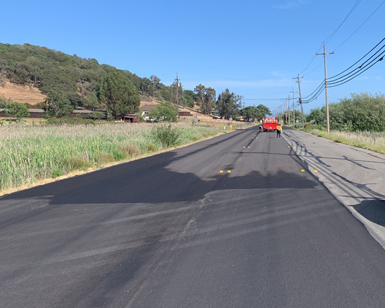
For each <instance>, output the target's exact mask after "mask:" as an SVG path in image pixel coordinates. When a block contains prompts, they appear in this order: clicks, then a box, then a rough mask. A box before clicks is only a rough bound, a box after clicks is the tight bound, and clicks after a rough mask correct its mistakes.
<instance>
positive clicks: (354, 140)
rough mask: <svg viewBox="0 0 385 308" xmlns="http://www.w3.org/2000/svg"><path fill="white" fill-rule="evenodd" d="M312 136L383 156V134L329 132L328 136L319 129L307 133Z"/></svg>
mask: <svg viewBox="0 0 385 308" xmlns="http://www.w3.org/2000/svg"><path fill="white" fill-rule="evenodd" d="M306 132H309V133H311V134H313V135H316V136H319V137H323V138H327V139H329V140H333V141H334V142H339V143H343V144H348V145H352V146H355V147H359V148H363V149H368V150H371V151H374V152H378V153H381V154H385V132H381V133H378V132H355V133H353V132H343V131H331V132H330V133H329V134H328V133H327V132H325V131H322V130H319V129H312V130H310V131H307V130H306Z"/></svg>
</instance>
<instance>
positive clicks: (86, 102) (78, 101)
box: [0, 44, 270, 120]
mask: <svg viewBox="0 0 385 308" xmlns="http://www.w3.org/2000/svg"><path fill="white" fill-rule="evenodd" d="M9 82H11V83H12V84H15V85H20V86H23V87H24V88H25V87H28V88H29V89H30V90H31V91H33V90H36V89H38V90H39V92H41V93H43V94H44V95H46V99H45V101H44V103H43V104H40V105H39V106H38V107H41V108H44V109H45V110H46V112H47V114H48V115H50V116H53V117H62V116H65V115H67V114H69V113H71V112H72V111H73V110H74V109H77V108H79V107H81V108H85V109H89V110H107V111H108V112H109V114H110V118H118V117H119V116H121V115H123V114H125V113H135V112H137V111H138V107H139V102H140V98H139V96H144V97H147V98H148V99H149V100H151V98H149V97H153V98H156V99H157V100H159V101H161V102H170V103H174V104H175V103H176V102H177V101H178V104H179V105H180V106H187V107H190V108H193V107H194V106H195V105H197V106H199V111H200V112H201V113H203V114H207V115H209V114H211V113H212V110H213V109H216V110H218V114H219V115H220V116H221V117H223V118H226V119H229V118H237V117H240V116H244V115H245V118H246V119H247V120H250V119H260V118H261V117H263V115H264V114H263V115H262V113H263V112H262V113H258V112H251V113H250V110H249V109H250V108H249V109H248V111H247V112H246V111H243V112H242V102H241V100H242V97H241V96H239V95H236V94H235V93H233V92H230V91H229V90H228V89H226V91H223V92H222V93H220V94H219V95H218V98H217V93H216V91H215V89H213V88H211V87H206V86H204V85H202V84H199V85H197V86H196V87H195V88H194V90H187V89H186V90H185V89H183V86H182V84H181V83H180V82H179V83H178V91H177V88H176V87H177V83H176V82H174V83H173V84H171V85H170V86H167V85H164V84H163V83H162V82H161V80H160V78H159V77H157V76H156V75H152V76H150V77H149V78H147V77H144V78H141V77H139V76H137V75H136V74H134V73H132V72H130V71H128V70H120V69H117V68H116V67H113V66H110V65H107V64H99V62H98V61H97V60H96V59H85V58H81V57H78V56H77V55H76V54H74V55H72V56H71V55H67V54H65V53H63V52H60V51H56V50H53V49H49V48H46V47H40V46H34V45H30V44H24V45H10V44H0V87H4V85H5V84H7V83H8V84H9ZM177 93H178V99H177V97H176V95H177ZM7 102H8V100H6V99H4V98H1V97H0V108H3V107H4V106H5V104H6V103H7ZM267 109H268V108H267ZM254 111H255V110H254ZM269 112H270V111H269ZM268 114H269V113H268Z"/></svg>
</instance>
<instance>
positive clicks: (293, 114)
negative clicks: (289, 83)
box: [293, 88, 295, 127]
mask: <svg viewBox="0 0 385 308" xmlns="http://www.w3.org/2000/svg"><path fill="white" fill-rule="evenodd" d="M294 93H295V92H294V88H293V124H294V127H295V106H294Z"/></svg>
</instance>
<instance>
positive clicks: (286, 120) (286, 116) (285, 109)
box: [285, 99, 287, 124]
mask: <svg viewBox="0 0 385 308" xmlns="http://www.w3.org/2000/svg"><path fill="white" fill-rule="evenodd" d="M285 115H286V121H285V123H286V124H287V99H286V103H285Z"/></svg>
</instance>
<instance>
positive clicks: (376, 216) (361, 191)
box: [283, 130, 385, 249]
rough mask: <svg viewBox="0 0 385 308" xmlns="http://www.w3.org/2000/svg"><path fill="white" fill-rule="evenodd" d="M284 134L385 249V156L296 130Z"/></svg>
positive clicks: (311, 168)
mask: <svg viewBox="0 0 385 308" xmlns="http://www.w3.org/2000/svg"><path fill="white" fill-rule="evenodd" d="M283 137H284V138H285V140H286V142H287V143H288V145H289V146H290V147H291V148H292V149H293V151H294V152H295V153H296V154H297V156H298V157H299V158H300V159H301V160H302V161H303V162H304V164H305V166H306V168H307V169H308V171H309V172H311V173H312V174H314V175H315V176H316V177H317V178H318V179H319V181H321V182H322V183H323V184H324V185H325V187H326V188H327V189H328V190H329V191H330V192H331V193H332V194H333V195H334V196H335V197H336V198H337V199H338V200H339V201H340V202H341V203H342V204H343V205H345V206H346V208H347V209H349V211H350V212H351V213H352V214H353V215H354V216H355V217H356V218H357V219H358V220H359V221H361V222H362V223H363V224H364V225H365V227H366V228H367V229H368V231H369V232H370V234H371V235H372V236H373V237H374V238H375V239H376V240H377V241H378V242H379V243H380V244H381V245H382V247H383V248H384V249H385V155H382V154H378V153H375V152H372V151H369V150H365V149H360V148H356V147H353V146H349V145H345V144H341V143H336V142H333V141H331V140H328V139H325V138H321V137H317V136H314V135H312V134H309V133H305V132H302V131H297V130H284V134H283ZM310 201H311V200H310Z"/></svg>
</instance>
